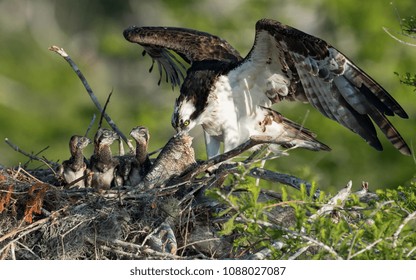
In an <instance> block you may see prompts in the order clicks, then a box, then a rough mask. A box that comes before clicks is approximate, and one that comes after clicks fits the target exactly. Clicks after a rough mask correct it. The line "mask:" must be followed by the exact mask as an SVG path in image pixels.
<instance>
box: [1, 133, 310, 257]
mask: <svg viewBox="0 0 416 280" xmlns="http://www.w3.org/2000/svg"><path fill="white" fill-rule="evenodd" d="M191 139H192V138H190V137H189V136H187V135H182V136H180V137H178V136H176V137H172V139H171V140H170V141H169V142H168V143H167V144H166V145H165V147H164V148H163V149H162V151H161V152H160V153H159V155H158V157H157V158H156V159H155V160H153V162H154V163H153V166H152V169H151V170H150V171H149V174H148V175H150V176H147V177H146V178H151V179H150V180H148V181H146V187H145V188H132V187H124V186H121V187H119V188H116V189H110V190H107V191H105V192H97V191H96V190H94V189H92V188H78V187H76V186H75V187H71V188H68V187H67V186H65V185H64V184H62V179H61V178H59V175H58V174H57V173H56V169H57V167H58V165H59V164H57V163H56V164H54V163H50V164H49V168H45V169H37V170H26V169H24V168H22V167H18V168H9V169H7V168H2V169H0V215H1V219H0V258H1V259H224V258H244V259H246V258H250V256H251V255H254V254H255V253H256V252H253V251H246V250H245V251H244V254H242V253H241V252H238V250H237V251H236V250H233V248H232V240H233V238H234V236H233V235H229V236H222V235H220V234H219V231H220V230H221V229H222V224H223V223H224V222H225V219H224V217H222V218H221V219H219V218H216V216H215V214H214V213H218V212H220V211H222V210H224V209H225V207H226V206H225V205H221V203H219V202H218V201H215V200H213V199H210V198H208V197H206V196H205V195H204V191H205V190H206V189H209V188H212V187H222V188H225V189H224V190H227V188H228V187H230V186H223V182H224V180H225V178H226V177H227V176H228V175H230V174H233V173H236V174H237V173H238V171H237V170H238V167H239V166H241V165H246V166H249V165H251V164H252V163H253V162H255V161H256V160H259V159H258V158H257V159H256V157H255V154H258V153H259V152H254V153H253V154H252V155H251V156H249V157H247V158H246V160H244V161H242V162H232V161H230V159H231V158H233V157H235V156H236V155H239V154H241V153H242V152H244V151H246V150H247V149H249V148H251V147H253V146H254V145H258V144H261V143H263V142H264V141H266V142H267V139H266V140H265V139H251V140H249V141H248V142H246V143H245V144H243V145H241V146H239V147H238V148H236V149H234V150H232V151H230V152H228V153H225V154H222V155H220V156H217V157H215V158H213V159H210V160H208V161H196V160H195V158H194V157H193V155H194V153H193V149H192V146H191V145H189V144H190V142H189V141H190V140H191ZM173 158H175V159H176V160H174V161H172V159H173ZM270 172H271V171H267V170H264V169H261V168H252V169H251V170H250V172H248V173H247V174H248V176H253V177H258V178H265V179H269V180H273V181H279V182H283V183H285V184H289V185H292V186H294V187H297V188H299V187H300V184H304V183H305V182H304V181H302V180H299V179H297V178H295V177H290V176H287V175H283V174H279V173H275V172H272V173H270ZM261 199H267V200H271V199H272V200H276V201H279V199H280V195H279V194H278V193H274V192H271V191H264V192H262V195H261ZM273 215H274V216H275V220H278V221H280V222H281V223H290V221H291V220H292V218H293V217H292V216H293V213H292V212H291V211H286V210H285V208H281V209H274V210H273Z"/></svg>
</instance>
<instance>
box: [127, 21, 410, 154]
mask: <svg viewBox="0 0 416 280" xmlns="http://www.w3.org/2000/svg"><path fill="white" fill-rule="evenodd" d="M123 34H124V37H125V38H126V39H127V40H128V41H130V42H133V43H137V44H140V45H141V46H142V47H143V48H144V52H143V55H144V54H146V53H147V54H149V55H150V56H151V58H152V61H153V64H154V62H155V61H156V62H157V64H158V67H159V73H160V79H159V83H160V81H161V79H162V69H164V71H165V75H166V81H168V82H169V81H170V83H171V84H172V87H174V86H181V88H180V96H179V97H178V98H177V99H176V102H175V108H174V112H173V115H172V125H173V127H174V128H175V129H176V130H177V131H189V130H191V129H192V128H193V127H195V126H196V125H202V127H203V129H204V132H205V142H206V146H207V154H208V157H213V156H215V155H217V154H219V153H220V142H224V151H228V150H231V149H233V148H235V147H236V146H238V145H239V144H241V143H243V142H245V141H246V140H248V138H249V137H250V136H253V135H266V136H272V137H274V139H276V142H279V140H282V139H288V138H290V137H292V139H293V140H294V141H293V142H288V146H295V147H304V148H308V149H312V150H329V148H328V147H327V146H326V145H324V144H322V143H320V142H318V141H316V140H315V139H314V135H313V134H312V133H311V132H310V131H308V130H306V129H304V128H303V127H302V126H299V125H296V124H294V123H293V122H290V121H288V120H287V119H285V118H283V117H282V116H281V115H280V114H278V113H277V112H275V111H273V110H271V109H270V107H271V106H272V104H274V103H278V102H280V101H282V100H290V101H301V102H307V103H310V104H311V105H312V106H313V107H315V108H316V109H318V110H319V111H320V112H321V113H322V114H323V115H324V116H326V117H328V118H330V119H332V120H335V121H337V122H338V123H340V124H342V125H343V126H345V127H347V128H348V129H350V130H351V131H353V132H355V133H357V134H358V135H360V136H361V137H362V138H364V140H365V141H366V142H368V144H370V145H371V146H373V147H374V148H375V149H377V150H382V149H383V148H382V145H381V143H380V141H379V139H378V138H377V132H376V129H375V127H374V125H373V122H374V123H375V124H376V125H377V126H378V127H379V128H380V130H381V131H382V132H383V133H384V134H385V136H386V137H387V139H388V140H389V141H390V142H391V143H392V144H393V146H394V147H395V148H396V149H398V150H399V151H400V152H401V153H402V154H405V155H410V154H411V151H410V149H409V147H408V145H407V144H406V142H405V141H404V140H403V138H402V137H401V136H400V134H399V132H398V131H397V130H396V129H395V128H394V127H393V125H392V124H391V123H390V122H389V120H388V119H387V117H386V116H393V115H398V116H400V117H402V118H408V115H407V114H406V112H405V111H404V110H403V108H402V107H401V106H400V105H399V104H398V103H397V102H396V100H395V99H394V98H393V97H392V96H390V94H389V93H388V92H387V91H386V90H384V89H383V88H382V87H381V86H380V85H379V84H378V83H377V82H375V81H374V80H373V79H372V78H371V77H370V76H368V75H367V74H366V73H364V71H362V70H361V69H360V68H358V67H357V66H356V65H355V64H354V63H353V62H352V61H351V60H350V59H348V58H347V57H346V56H345V55H344V54H342V53H341V52H340V51H338V50H337V49H336V48H334V47H332V46H331V45H329V44H328V43H326V42H325V41H324V40H322V39H319V38H317V37H314V36H312V35H309V34H306V33H304V32H302V31H300V30H298V29H295V28H293V27H290V26H287V25H284V24H282V23H280V22H278V21H275V20H270V19H261V20H259V21H258V22H257V23H256V33H255V41H254V45H253V47H252V49H251V50H250V52H249V53H248V55H247V56H246V57H245V58H242V57H241V56H240V54H239V53H238V51H236V50H235V49H234V48H233V47H232V46H231V45H230V44H229V43H228V42H226V41H225V40H223V39H221V38H219V37H217V36H214V35H211V34H208V33H205V32H200V31H196V30H192V29H186V28H175V27H136V26H131V27H129V28H127V29H126V30H124V33H123ZM171 51H173V52H175V53H176V54H177V55H179V56H180V57H181V58H182V59H184V60H185V61H186V62H187V63H189V64H190V67H189V69H188V70H187V72H186V76H184V75H183V72H182V71H183V70H185V69H186V68H185V66H184V65H183V64H182V63H181V62H180V61H179V60H178V59H177V58H176V56H174V54H172V53H171ZM153 64H152V67H151V68H150V71H151V70H152V68H153ZM276 116H278V117H276ZM279 120H280V121H279ZM290 129H292V130H293V129H297V133H293V131H292V132H290V131H288V130H290ZM282 136H284V137H283V138H282ZM298 136H302V137H300V139H298V138H299V137H298Z"/></svg>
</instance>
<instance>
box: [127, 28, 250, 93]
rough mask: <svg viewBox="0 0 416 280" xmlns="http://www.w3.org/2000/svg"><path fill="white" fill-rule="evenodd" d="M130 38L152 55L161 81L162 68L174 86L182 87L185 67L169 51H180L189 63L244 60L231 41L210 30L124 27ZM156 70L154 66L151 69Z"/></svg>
mask: <svg viewBox="0 0 416 280" xmlns="http://www.w3.org/2000/svg"><path fill="white" fill-rule="evenodd" d="M123 35H124V37H125V38H126V40H127V41H129V42H132V43H137V44H139V45H141V46H143V48H144V52H143V54H146V53H147V54H149V55H150V56H151V58H152V60H153V63H154V62H155V61H156V62H157V64H158V67H159V74H160V80H159V83H160V81H161V79H162V68H163V69H164V71H165V74H166V81H168V80H169V81H170V83H171V84H172V86H180V85H181V82H182V81H183V79H184V77H183V72H182V71H183V70H184V69H185V66H184V65H183V64H182V63H181V62H180V61H179V60H177V59H176V57H175V56H174V55H173V54H172V53H170V52H169V51H174V52H176V53H177V54H178V55H179V56H180V57H181V58H182V59H183V60H185V61H186V62H187V63H190V64H192V63H193V62H196V61H203V60H219V61H228V62H230V63H232V62H237V61H239V60H241V59H242V58H241V56H240V54H239V53H238V51H236V50H235V49H234V48H233V47H232V46H231V45H230V44H229V43H228V42H227V41H225V40H223V39H221V38H219V37H217V36H214V35H211V34H209V33H206V32H200V31H197V30H193V29H187V28H177V27H136V26H131V27H129V28H127V29H126V30H124V32H123ZM152 69H153V65H152V67H151V68H150V71H151V70H152Z"/></svg>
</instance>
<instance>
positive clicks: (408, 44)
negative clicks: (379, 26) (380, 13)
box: [383, 27, 416, 47]
mask: <svg viewBox="0 0 416 280" xmlns="http://www.w3.org/2000/svg"><path fill="white" fill-rule="evenodd" d="M383 30H384V32H386V33H387V34H388V35H389V36H390V37H392V38H393V39H394V40H396V41H398V42H399V43H402V44H405V45H407V46H411V47H416V44H412V43H409V42H406V41H403V40H401V39H399V38H397V37H396V36H394V35H393V34H392V33H391V32H390V31H389V30H388V29H387V28H386V27H383Z"/></svg>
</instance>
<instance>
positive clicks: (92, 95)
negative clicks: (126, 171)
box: [49, 46, 134, 151]
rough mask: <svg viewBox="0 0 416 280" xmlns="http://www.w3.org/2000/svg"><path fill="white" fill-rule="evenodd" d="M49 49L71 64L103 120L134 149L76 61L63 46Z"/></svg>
mask: <svg viewBox="0 0 416 280" xmlns="http://www.w3.org/2000/svg"><path fill="white" fill-rule="evenodd" d="M49 50H50V51H53V52H55V53H57V54H59V55H60V56H62V57H63V58H64V59H65V60H66V61H67V62H68V63H69V65H70V66H71V68H72V69H73V70H74V71H75V73H76V74H77V76H78V78H79V79H80V80H81V82H82V84H83V85H84V87H85V89H86V90H87V93H88V95H89V96H90V98H91V100H92V101H93V103H94V105H95V107H97V109H98V111H99V112H100V113H102V114H103V116H104V118H105V120H106V121H107V123H108V124H109V125H110V126H111V128H112V129H113V130H114V131H115V132H117V134H118V135H120V137H121V138H122V139H123V141H124V142H126V144H127V145H128V146H129V148H130V150H131V151H134V147H133V145H132V144H131V143H130V142H129V141H128V139H127V137H126V136H125V135H124V133H123V132H122V131H121V130H120V129H118V127H117V125H116V124H115V123H114V121H113V120H112V119H111V118H110V116H109V115H108V114H107V113H106V112H105V111H104V109H103V107H102V106H101V104H100V102H99V101H98V99H97V97H96V96H95V94H94V92H93V91H92V89H91V87H90V85H89V84H88V81H87V79H86V78H85V76H84V74H82V72H81V70H80V69H79V68H78V66H77V65H76V63H75V62H74V61H73V60H72V59H71V57H70V56H69V55H68V54H67V53H66V52H65V50H64V49H63V48H60V47H57V46H51V47H49Z"/></svg>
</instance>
